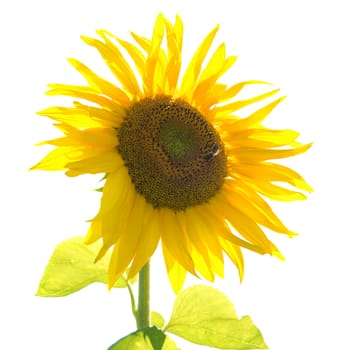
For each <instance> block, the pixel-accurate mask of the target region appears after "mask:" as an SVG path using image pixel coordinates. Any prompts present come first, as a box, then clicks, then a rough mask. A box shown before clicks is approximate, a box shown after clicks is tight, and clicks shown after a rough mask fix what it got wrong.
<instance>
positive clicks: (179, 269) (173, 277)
mask: <svg viewBox="0 0 350 350" xmlns="http://www.w3.org/2000/svg"><path fill="white" fill-rule="evenodd" d="M162 249H163V256H164V262H165V266H166V268H167V272H168V277H169V281H170V284H171V286H172V288H173V290H174V292H175V294H178V293H180V291H181V288H182V286H183V284H184V282H185V278H186V269H185V268H184V267H183V266H182V265H181V264H179V263H178V261H177V260H176V259H174V258H173V256H172V255H171V253H170V251H169V250H168V248H167V247H166V246H165V244H164V242H162Z"/></svg>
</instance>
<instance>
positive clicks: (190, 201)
mask: <svg viewBox="0 0 350 350" xmlns="http://www.w3.org/2000/svg"><path fill="white" fill-rule="evenodd" d="M117 133H118V139H119V145H118V152H119V153H120V154H121V156H122V158H123V160H124V162H125V165H126V166H127V168H128V171H129V175H130V178H131V180H132V182H133V184H134V186H135V189H136V191H137V192H138V193H139V194H141V195H142V196H144V197H145V199H146V200H147V201H148V202H149V203H151V204H152V205H153V207H154V208H169V209H172V210H175V211H177V210H185V209H186V208H188V207H190V206H194V205H199V204H202V203H204V202H207V201H208V200H209V199H210V198H211V197H212V196H214V195H215V194H216V193H217V192H218V190H219V189H220V188H221V186H222V184H223V181H224V178H225V175H226V155H225V151H224V145H223V143H222V141H221V139H220V137H219V135H218V133H217V131H216V130H215V129H214V127H213V126H212V125H211V124H210V123H209V122H208V121H207V120H206V119H205V118H204V117H203V116H202V115H201V114H200V113H199V112H198V110H197V109H195V108H194V107H192V106H190V105H189V104H188V103H187V102H185V101H183V100H180V99H177V100H174V99H172V98H171V97H169V96H156V97H154V98H145V99H143V100H141V101H139V102H136V103H134V104H133V105H132V106H131V108H130V109H129V110H128V112H127V114H126V117H125V119H124V121H123V123H122V124H121V126H120V128H119V129H118V130H117Z"/></svg>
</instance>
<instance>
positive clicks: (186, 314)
mask: <svg viewBox="0 0 350 350" xmlns="http://www.w3.org/2000/svg"><path fill="white" fill-rule="evenodd" d="M164 331H165V332H169V333H173V334H175V335H177V336H179V337H182V338H184V339H186V340H189V341H191V342H193V343H196V344H200V345H206V346H209V347H214V348H219V349H231V350H248V349H268V347H267V345H266V344H265V342H264V339H263V336H262V334H261V332H260V331H259V329H258V328H257V327H256V326H255V325H254V324H253V322H252V321H251V319H250V317H249V316H244V317H242V318H241V319H239V318H238V317H237V315H236V312H235V310H234V306H233V305H232V303H231V302H230V300H229V299H228V298H227V297H226V296H225V295H224V294H223V293H222V292H220V291H218V290H216V289H215V288H212V287H208V286H202V285H197V286H193V287H190V288H188V289H186V290H184V291H183V292H182V293H180V294H179V295H178V297H177V299H176V300H175V303H174V308H173V313H172V316H171V319H170V321H169V323H168V324H167V326H166V327H165V328H164Z"/></svg>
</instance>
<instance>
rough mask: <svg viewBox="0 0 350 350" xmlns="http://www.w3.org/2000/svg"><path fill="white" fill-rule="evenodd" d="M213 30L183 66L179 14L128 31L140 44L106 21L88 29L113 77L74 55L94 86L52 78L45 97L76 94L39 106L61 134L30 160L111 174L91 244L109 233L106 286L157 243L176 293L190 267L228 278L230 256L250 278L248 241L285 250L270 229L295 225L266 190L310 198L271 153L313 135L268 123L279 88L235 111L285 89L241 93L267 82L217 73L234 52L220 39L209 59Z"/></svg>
mask: <svg viewBox="0 0 350 350" xmlns="http://www.w3.org/2000/svg"><path fill="white" fill-rule="evenodd" d="M217 31H218V26H216V27H215V28H214V29H213V30H212V31H211V32H210V33H209V34H208V35H207V36H206V37H205V38H204V40H203V41H202V43H201V44H200V45H199V46H198V48H197V50H196V51H195V53H194V55H193V57H192V59H191V61H190V63H189V65H188V66H187V68H186V69H185V70H184V72H181V61H182V57H181V56H182V55H181V53H182V38H183V24H182V21H181V19H180V17H179V16H177V17H176V20H175V22H174V24H172V23H171V22H170V21H168V20H167V19H165V18H164V17H163V16H162V15H161V14H160V15H159V16H158V17H157V19H156V22H155V25H154V29H153V34H152V38H151V39H147V38H145V37H143V36H140V35H137V34H135V33H131V35H132V38H133V40H134V43H131V42H129V41H124V40H122V39H120V38H118V37H116V36H115V35H113V34H111V33H110V32H108V31H105V30H99V31H97V34H98V35H99V37H100V39H95V38H88V37H82V39H83V41H84V42H85V43H86V44H88V45H90V46H92V47H94V48H95V49H97V51H98V52H99V54H100V55H101V56H102V58H103V60H104V61H105V63H106V64H107V66H108V68H109V69H110V70H111V72H112V73H113V75H114V76H115V78H116V82H114V83H111V82H109V81H107V80H105V79H103V78H101V77H100V76H98V75H96V74H95V73H94V72H93V71H92V70H91V69H90V68H88V67H87V66H86V65H84V64H83V63H81V62H79V61H77V60H75V59H69V62H70V63H71V64H72V65H73V67H74V68H76V69H77V70H78V72H79V73H81V74H82V76H83V77H84V78H85V79H86V81H87V83H88V85H87V86H76V85H65V84H64V85H63V84H52V85H50V88H51V89H50V90H49V91H48V95H64V96H71V97H73V98H74V99H78V100H79V101H74V102H73V105H72V106H70V107H51V108H48V109H45V110H43V111H41V112H39V114H40V115H44V116H47V117H49V118H52V119H53V120H55V122H56V124H55V126H56V127H57V128H58V129H59V130H60V131H61V132H62V133H63V134H64V135H63V136H62V137H60V138H56V139H54V140H49V141H45V142H43V143H44V144H49V145H52V146H55V148H54V149H53V150H52V151H51V152H50V153H49V154H48V155H47V156H46V157H45V158H44V159H43V160H41V161H40V162H39V163H38V164H37V165H35V166H34V167H33V168H34V169H42V170H66V175H68V176H77V175H82V174H99V173H102V174H104V181H105V182H104V186H103V189H102V198H101V206H100V209H99V211H98V213H97V215H96V216H95V217H94V218H93V219H92V220H91V224H90V228H89V231H88V234H87V237H86V243H88V244H90V243H93V242H95V241H97V240H100V239H101V240H102V242H103V246H102V249H101V250H100V252H99V254H98V256H97V257H96V260H99V259H100V258H101V257H103V256H104V254H105V253H106V252H107V251H108V250H110V249H111V250H112V254H111V259H110V263H109V271H108V275H109V286H110V287H111V286H112V285H113V284H114V283H115V281H116V280H117V279H118V278H119V277H120V276H121V274H123V273H124V272H125V271H127V274H128V277H129V278H132V277H133V276H135V275H136V274H137V273H138V272H139V271H140V269H141V268H142V267H143V266H144V265H145V264H146V263H147V262H148V261H149V260H150V258H151V256H152V255H153V253H154V251H155V250H156V248H157V246H158V244H159V242H161V247H162V251H163V255H164V260H165V265H166V268H167V272H168V276H169V279H170V282H171V285H172V287H173V289H174V290H175V291H176V292H178V291H179V290H180V289H181V287H182V285H183V283H184V280H185V277H186V273H187V272H190V273H192V274H193V275H195V276H202V277H203V278H205V279H207V280H209V281H213V280H214V278H215V276H216V275H218V276H221V277H222V276H223V274H224V255H227V256H228V257H229V259H230V260H231V261H232V262H233V263H234V264H235V265H236V267H237V269H238V272H239V276H240V279H242V277H243V270H244V261H243V255H242V248H245V249H248V250H250V251H253V252H256V253H259V254H270V255H273V256H276V257H279V258H283V257H282V255H281V253H280V252H279V250H278V249H277V248H276V246H275V245H274V244H273V243H272V242H271V241H270V240H269V239H268V238H267V236H266V234H265V233H264V230H263V229H269V230H272V231H275V232H278V233H281V234H284V235H287V236H290V237H291V236H293V235H294V234H295V233H293V232H292V231H290V230H289V229H288V228H287V227H286V226H285V225H284V224H283V223H282V222H281V220H280V219H279V218H278V217H277V216H276V215H275V214H274V212H273V211H272V209H271V208H270V206H269V204H268V203H267V202H266V200H265V199H264V197H268V198H272V199H275V200H279V201H290V200H298V199H304V198H306V197H305V195H304V194H303V193H302V192H300V191H299V190H303V191H311V190H312V189H311V188H310V186H309V185H308V184H307V183H306V182H305V180H304V179H303V178H302V177H301V176H300V175H299V174H298V173H297V172H295V171H293V170H291V169H289V168H287V167H286V166H282V165H278V164H275V163H273V162H271V160H274V159H280V158H286V157H290V156H294V155H297V154H300V153H303V152H305V151H306V150H307V149H308V148H309V147H310V144H307V145H302V144H300V143H299V142H298V141H297V137H298V135H299V134H298V133H297V132H295V131H292V130H272V129H269V128H266V127H264V126H263V125H262V122H263V121H264V119H265V117H266V116H267V115H268V114H269V113H270V112H271V110H272V109H274V108H275V107H276V106H277V105H278V104H279V103H280V102H281V101H282V100H283V98H276V99H275V100H273V101H272V102H269V103H267V104H264V105H263V107H261V106H260V107H259V108H256V109H255V111H254V112H253V113H251V114H250V115H249V116H245V117H242V116H239V115H238V114H237V113H236V112H237V111H238V110H241V109H242V108H243V107H246V106H248V105H251V104H254V103H256V102H258V101H261V100H264V99H267V98H269V97H271V96H273V95H275V94H276V93H277V92H278V89H273V90H271V91H267V92H264V93H262V94H260V95H256V96H253V97H251V98H248V99H236V95H237V94H238V93H239V92H240V91H241V90H242V89H243V88H244V87H245V86H247V85H257V84H260V85H262V84H266V83H264V82H261V81H245V82H240V83H237V84H235V85H232V86H227V85H225V84H223V83H220V82H218V80H219V78H220V77H221V76H222V75H223V74H224V73H225V72H226V71H227V70H228V69H230V68H231V66H232V65H233V64H234V63H235V61H236V57H235V56H226V52H225V45H224V44H221V45H220V46H218V48H217V49H216V50H215V51H213V53H212V54H211V56H210V57H209V58H207V56H208V52H209V49H210V47H211V45H212V42H213V40H214V38H215V35H216V33H217ZM135 71H137V73H138V74H136V73H135ZM180 75H181V79H180ZM265 86H267V85H265ZM84 101H85V102H84ZM283 183H285V184H287V187H282V186H281V185H283Z"/></svg>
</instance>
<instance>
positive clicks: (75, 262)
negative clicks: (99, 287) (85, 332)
mask: <svg viewBox="0 0 350 350" xmlns="http://www.w3.org/2000/svg"><path fill="white" fill-rule="evenodd" d="M100 248H101V243H100V242H97V243H94V244H91V245H85V244H84V238H83V237H74V238H70V239H68V240H66V241H63V242H62V243H60V244H58V245H57V247H56V248H55V250H54V252H53V254H52V256H51V258H50V260H49V262H48V264H47V266H46V269H45V272H44V274H43V276H42V278H41V281H40V283H39V288H38V291H37V293H36V295H37V296H42V297H62V296H66V295H69V294H72V293H74V292H77V291H78V290H80V289H82V288H84V287H86V286H88V285H89V284H91V283H94V282H101V283H107V271H108V262H109V257H110V253H109V252H107V254H106V255H105V256H104V257H103V258H102V259H101V260H100V261H99V262H97V263H96V264H95V263H94V260H95V257H96V255H97V253H98V251H99V250H100ZM114 287H116V288H123V287H126V280H125V279H124V278H120V279H119V280H118V281H117V282H116V284H115V285H114Z"/></svg>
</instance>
